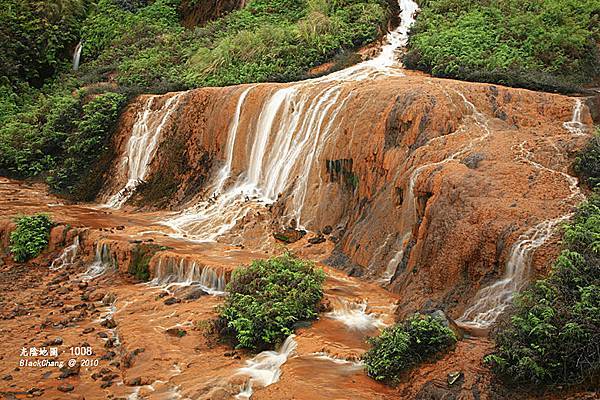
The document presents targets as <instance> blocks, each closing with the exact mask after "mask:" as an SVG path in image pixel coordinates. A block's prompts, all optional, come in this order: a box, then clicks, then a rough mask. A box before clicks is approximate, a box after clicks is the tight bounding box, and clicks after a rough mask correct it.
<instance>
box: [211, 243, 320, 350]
mask: <svg viewBox="0 0 600 400" xmlns="http://www.w3.org/2000/svg"><path fill="white" fill-rule="evenodd" d="M324 281H325V274H324V273H323V271H322V270H320V269H317V268H315V265H314V264H313V263H312V262H310V261H305V260H300V259H298V258H296V257H294V256H292V255H290V254H285V255H282V256H279V257H274V258H271V259H268V260H255V261H253V262H252V264H251V265H250V266H248V267H244V268H238V269H236V270H235V271H234V272H233V274H232V277H231V282H230V283H229V284H228V285H227V291H228V293H229V294H228V295H227V298H226V300H225V304H224V305H223V306H222V308H221V309H220V315H219V321H218V322H217V325H220V326H221V327H222V328H223V329H222V331H221V333H222V334H223V335H225V336H228V337H231V338H233V339H234V341H235V342H236V343H237V347H240V348H248V349H253V350H262V349H265V348H273V347H274V346H275V345H277V344H279V343H281V342H283V340H284V339H285V338H286V337H287V336H289V335H290V334H292V333H293V332H294V325H295V324H296V323H298V322H299V321H306V320H311V319H314V318H315V317H316V316H317V305H318V303H319V302H320V301H321V298H322V297H323V288H322V286H323V282H324Z"/></svg>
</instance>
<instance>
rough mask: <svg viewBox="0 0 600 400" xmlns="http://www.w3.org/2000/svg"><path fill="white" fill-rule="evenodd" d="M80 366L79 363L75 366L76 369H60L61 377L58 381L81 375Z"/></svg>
mask: <svg viewBox="0 0 600 400" xmlns="http://www.w3.org/2000/svg"><path fill="white" fill-rule="evenodd" d="M80 368H81V367H80V365H79V363H77V364H75V366H74V367H68V366H65V367H62V368H61V369H60V376H59V377H58V379H65V378H68V377H70V376H75V375H79V369H80Z"/></svg>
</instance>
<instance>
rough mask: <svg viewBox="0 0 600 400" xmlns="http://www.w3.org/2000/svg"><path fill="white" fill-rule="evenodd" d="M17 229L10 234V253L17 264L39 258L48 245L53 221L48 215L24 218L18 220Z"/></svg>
mask: <svg viewBox="0 0 600 400" xmlns="http://www.w3.org/2000/svg"><path fill="white" fill-rule="evenodd" d="M16 224H17V229H15V230H14V231H12V232H11V234H10V251H11V253H12V255H13V258H14V260H15V261H16V262H25V261H27V260H29V259H31V258H34V257H37V256H38V255H39V254H40V252H41V251H42V250H44V249H45V248H46V246H47V245H48V239H49V238H50V229H51V228H52V224H53V223H52V220H51V219H50V216H48V215H46V214H34V215H30V216H22V217H19V218H17V220H16Z"/></svg>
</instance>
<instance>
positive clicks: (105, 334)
mask: <svg viewBox="0 0 600 400" xmlns="http://www.w3.org/2000/svg"><path fill="white" fill-rule="evenodd" d="M98 337H99V338H102V339H107V338H108V334H107V333H106V332H98Z"/></svg>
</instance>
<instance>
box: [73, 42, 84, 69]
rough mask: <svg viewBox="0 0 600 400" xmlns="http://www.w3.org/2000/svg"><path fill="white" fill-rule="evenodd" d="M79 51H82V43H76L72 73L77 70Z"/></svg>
mask: <svg viewBox="0 0 600 400" xmlns="http://www.w3.org/2000/svg"><path fill="white" fill-rule="evenodd" d="M81 50H83V42H79V43H77V46H75V51H74V52H73V71H77V70H78V69H79V61H80V60H81Z"/></svg>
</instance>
